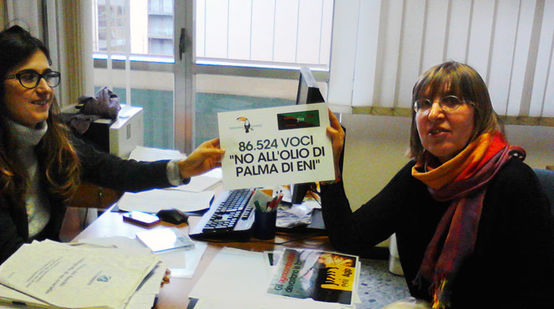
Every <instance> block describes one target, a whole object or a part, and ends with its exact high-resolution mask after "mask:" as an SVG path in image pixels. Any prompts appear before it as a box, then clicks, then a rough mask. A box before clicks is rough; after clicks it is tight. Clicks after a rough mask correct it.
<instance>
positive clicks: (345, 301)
mask: <svg viewBox="0 0 554 309" xmlns="http://www.w3.org/2000/svg"><path fill="white" fill-rule="evenodd" d="M279 255H280V256H282V258H281V259H279V262H278V263H277V265H276V266H270V263H269V262H268V261H269V260H268V255H267V254H266V253H260V252H250V251H243V250H238V249H231V248H223V249H222V250H221V251H220V252H219V253H218V255H217V256H216V257H215V258H214V260H213V261H212V263H211V264H210V266H209V267H208V268H207V270H206V272H205V273H204V274H203V276H202V278H200V280H199V281H198V283H197V284H196V285H195V286H194V288H193V290H192V291H191V294H190V297H192V298H196V299H198V301H197V303H196V306H195V309H206V308H228V309H235V308H236V309H239V308H240V309H249V308H252V309H272V308H276V309H277V308H279V309H282V308H287V309H289V308H293V309H294V308H318V309H321V308H329V309H338V308H340V309H346V308H348V309H350V308H355V304H356V303H358V302H359V301H360V300H359V297H358V295H357V284H358V276H359V274H358V272H359V269H360V266H359V262H358V259H357V257H355V256H349V255H343V254H338V253H333V252H322V251H314V250H304V249H292V250H291V249H287V250H285V251H284V252H279ZM271 256H272V257H274V256H275V254H273V253H272V254H271ZM331 264H334V265H335V266H337V267H338V268H341V274H340V276H336V277H335V275H337V274H338V272H337V273H334V274H333V276H334V278H337V280H340V283H339V282H338V281H336V282H332V281H333V280H331V279H330V278H331V276H325V275H322V271H320V269H323V268H331V267H335V266H331ZM319 266H322V267H319ZM327 272H329V270H327ZM318 278H319V279H318ZM339 278H340V279H339ZM320 279H321V280H320ZM292 281H294V282H292ZM319 281H321V282H319ZM304 283H305V284H304ZM337 283H339V284H338V288H334V287H332V286H335V285H336V284H337ZM277 284H282V286H281V287H280V289H279V290H277V292H276V286H277ZM279 291H282V292H279ZM323 294H325V296H324V298H325V299H324V300H323V299H322V298H321V297H322V295H323Z"/></svg>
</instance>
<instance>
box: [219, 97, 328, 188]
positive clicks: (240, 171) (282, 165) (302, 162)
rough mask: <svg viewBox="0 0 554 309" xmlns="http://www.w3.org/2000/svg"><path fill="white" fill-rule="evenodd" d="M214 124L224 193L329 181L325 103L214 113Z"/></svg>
mask: <svg viewBox="0 0 554 309" xmlns="http://www.w3.org/2000/svg"><path fill="white" fill-rule="evenodd" d="M218 124H219V137H220V140H221V147H222V148H224V149H226V153H225V156H224V158H223V160H222V168H223V184H224V186H225V188H226V189H238V188H251V187H260V186H272V185H283V184H290V183H302V182H313V181H324V180H333V179H335V173H334V167H333V153H332V147H331V141H330V139H329V137H327V135H326V132H325V128H326V127H327V126H328V125H329V118H328V116H327V107H326V104H325V103H321V104H310V105H294V106H283V107H273V108H263V109H253V110H243V111H233V112H225V113H219V114H218Z"/></svg>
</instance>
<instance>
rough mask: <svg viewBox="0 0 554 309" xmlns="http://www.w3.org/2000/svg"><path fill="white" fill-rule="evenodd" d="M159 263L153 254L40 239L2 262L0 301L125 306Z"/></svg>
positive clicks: (49, 305)
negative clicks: (130, 252) (129, 252)
mask: <svg viewBox="0 0 554 309" xmlns="http://www.w3.org/2000/svg"><path fill="white" fill-rule="evenodd" d="M159 262H160V260H159V259H158V258H157V257H156V256H154V255H152V254H149V253H147V254H132V255H129V254H128V253H127V252H125V251H123V250H115V249H114V248H103V247H87V246H72V245H70V244H62V243H57V242H53V241H49V240H45V241H42V242H37V241H35V242H33V243H32V244H25V245H23V246H22V247H21V248H20V249H19V250H18V251H16V252H15V253H14V254H13V255H12V256H11V257H10V258H9V259H8V260H6V261H5V262H4V263H3V264H2V265H0V284H1V286H0V300H1V301H4V302H6V301H8V302H9V301H16V302H22V303H25V304H27V305H34V306H39V307H62V308H114V309H117V308H125V307H126V305H127V303H128V302H129V300H130V298H131V297H132V296H133V294H134V293H135V292H136V290H137V288H138V287H139V286H140V285H141V283H142V282H143V281H144V280H145V278H146V277H147V276H148V275H149V274H150V273H151V272H152V271H153V269H154V268H155V267H156V266H157V265H158V263H159Z"/></svg>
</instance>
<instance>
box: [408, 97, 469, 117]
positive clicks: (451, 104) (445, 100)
mask: <svg viewBox="0 0 554 309" xmlns="http://www.w3.org/2000/svg"><path fill="white" fill-rule="evenodd" d="M464 104H466V101H464V100H463V99H460V98H458V97H457V96H455V95H447V96H445V97H442V98H441V99H440V100H439V106H440V108H441V109H442V111H443V112H445V113H453V112H455V111H457V110H458V109H460V107H462V105H464ZM431 107H433V101H431V100H430V99H426V98H420V99H417V100H415V102H414V111H415V112H416V113H429V111H430V110H431Z"/></svg>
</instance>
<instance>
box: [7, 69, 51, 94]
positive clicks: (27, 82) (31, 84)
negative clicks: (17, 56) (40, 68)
mask: <svg viewBox="0 0 554 309" xmlns="http://www.w3.org/2000/svg"><path fill="white" fill-rule="evenodd" d="M60 75H61V74H60V72H56V71H49V72H46V73H44V74H40V73H38V72H37V71H34V70H24V71H21V72H17V73H15V74H12V75H8V76H6V79H17V80H18V81H19V83H20V84H21V86H23V87H25V88H27V89H33V88H36V87H37V86H38V84H39V83H40V79H41V78H44V80H45V81H46V83H47V84H48V86H50V88H54V87H56V86H58V85H59V84H60Z"/></svg>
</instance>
